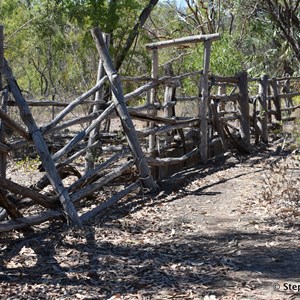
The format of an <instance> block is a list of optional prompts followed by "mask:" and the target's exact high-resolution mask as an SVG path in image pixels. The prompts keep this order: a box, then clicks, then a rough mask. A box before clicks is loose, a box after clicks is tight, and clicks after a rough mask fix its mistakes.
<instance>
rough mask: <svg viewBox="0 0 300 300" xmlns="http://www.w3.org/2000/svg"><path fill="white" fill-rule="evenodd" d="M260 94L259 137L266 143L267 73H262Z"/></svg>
mask: <svg viewBox="0 0 300 300" xmlns="http://www.w3.org/2000/svg"><path fill="white" fill-rule="evenodd" d="M259 94H260V118H261V121H260V122H261V138H262V141H263V142H264V143H268V105H267V94H268V75H262V76H261V79H260V85H259Z"/></svg>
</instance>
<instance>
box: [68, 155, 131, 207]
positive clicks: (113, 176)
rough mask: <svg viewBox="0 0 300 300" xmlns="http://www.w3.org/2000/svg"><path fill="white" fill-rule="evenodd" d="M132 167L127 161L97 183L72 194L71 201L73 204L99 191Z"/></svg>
mask: <svg viewBox="0 0 300 300" xmlns="http://www.w3.org/2000/svg"><path fill="white" fill-rule="evenodd" d="M133 165H134V161H132V160H131V161H128V162H127V163H125V164H124V165H122V166H120V167H119V168H116V169H114V170H113V171H111V172H109V173H108V174H106V175H103V176H102V177H101V178H100V179H99V180H98V181H96V182H94V183H92V184H90V185H88V186H87V187H85V188H83V189H81V190H79V191H77V192H74V193H72V194H71V195H70V198H71V200H72V201H73V202H74V203H75V202H77V201H79V200H81V199H83V198H85V197H87V196H89V195H91V194H93V193H94V192H96V191H98V190H99V189H101V188H102V187H103V186H104V185H105V184H107V183H109V182H110V181H112V180H114V179H116V178H117V177H119V176H121V175H122V174H123V173H124V172H125V171H126V170H128V169H129V168H131V167H132V166H133Z"/></svg>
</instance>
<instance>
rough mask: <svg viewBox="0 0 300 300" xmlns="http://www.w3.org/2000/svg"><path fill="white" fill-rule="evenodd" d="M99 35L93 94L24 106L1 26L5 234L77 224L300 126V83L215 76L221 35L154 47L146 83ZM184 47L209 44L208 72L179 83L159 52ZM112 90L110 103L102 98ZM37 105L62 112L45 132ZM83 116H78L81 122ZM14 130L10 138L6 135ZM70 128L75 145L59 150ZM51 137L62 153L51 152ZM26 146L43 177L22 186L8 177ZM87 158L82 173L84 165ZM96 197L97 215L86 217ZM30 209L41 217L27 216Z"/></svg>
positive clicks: (1, 222) (0, 199) (0, 225)
mask: <svg viewBox="0 0 300 300" xmlns="http://www.w3.org/2000/svg"><path fill="white" fill-rule="evenodd" d="M92 35H93V38H94V40H95V43H96V47H97V50H98V53H99V57H100V61H99V68H98V76H97V82H96V84H95V85H94V86H93V87H92V88H91V89H90V90H88V91H86V92H84V93H83V94H82V95H80V96H78V97H77V98H76V99H74V100H73V101H68V103H65V102H63V101H49V100H41V101H36V100H32V99H29V100H25V97H24V96H23V95H22V92H21V90H20V89H19V87H18V85H17V82H16V80H15V78H14V76H13V73H12V71H11V69H10V68H9V65H8V63H7V62H6V61H5V59H4V55H3V43H2V40H3V27H2V26H0V90H2V94H1V108H0V120H1V122H0V172H1V176H0V207H2V212H1V214H0V232H4V231H10V230H20V229H23V228H26V227H29V226H32V225H36V224H40V223H43V222H45V221H48V220H53V219H64V220H67V221H68V222H70V223H73V224H76V225H78V226H80V225H81V224H82V223H83V222H87V221H88V220H89V219H90V218H92V217H94V216H96V215H97V214H99V213H101V212H103V211H104V210H105V209H107V208H109V207H110V206H111V205H113V204H115V203H117V201H119V200H120V199H121V198H123V197H125V196H128V195H129V194H130V193H133V192H137V191H143V192H156V191H157V190H158V189H159V183H160V181H161V180H162V179H164V178H166V177H169V176H170V175H171V174H173V173H174V172H176V171H177V170H180V169H182V168H183V167H185V166H188V165H191V164H196V163H202V164H205V163H206V162H207V161H208V160H211V159H213V158H214V157H220V156H223V155H224V153H226V152H228V151H229V150H230V151H239V152H242V153H249V152H251V151H252V148H253V147H254V146H255V144H258V143H268V141H269V128H270V127H271V126H277V127H280V126H282V124H283V122H285V121H288V120H293V119H294V118H295V115H293V112H294V111H296V110H297V109H299V105H298V106H297V105H295V104H294V101H293V99H295V97H297V96H300V77H282V78H269V77H268V76H267V75H264V76H262V77H260V78H249V76H248V74H247V73H246V72H241V73H239V74H237V75H236V76H232V77H223V76H215V75H211V74H210V72H209V60H210V51H211V50H210V49H211V43H212V42H213V41H214V40H217V39H219V38H220V37H219V35H218V34H213V35H205V36H193V37H186V38H181V39H175V40H169V41H163V42H158V43H151V44H148V45H147V46H146V48H147V49H148V50H149V51H151V54H152V71H151V76H140V77H124V76H120V75H119V74H117V72H116V71H115V69H114V67H113V64H112V61H111V58H110V56H109V54H108V51H107V46H106V44H107V43H108V42H109V38H108V37H107V35H105V34H102V33H101V31H100V30H99V28H95V29H93V30H92ZM187 43H203V44H204V57H203V70H197V71H193V72H191V73H186V74H179V75H178V74H174V71H173V67H172V64H171V63H167V64H165V65H164V70H161V68H160V66H159V49H161V48H165V47H172V46H178V45H181V44H187ZM1 47H2V48H1ZM191 78H192V79H193V82H196V84H195V85H194V89H193V90H194V94H191V95H187V94H186V93H183V92H182V91H183V88H182V87H183V86H184V81H185V80H186V79H191ZM3 81H6V85H5V86H6V88H3V86H4V85H3V84H2V82H3ZM107 83H108V84H109V85H110V89H111V95H110V97H109V98H108V99H107V98H105V99H104V96H103V95H104V92H103V91H104V84H107ZM123 86H124V87H126V88H127V90H126V93H124V91H123V89H124V87H123ZM128 86H129V87H130V88H128ZM81 105H86V106H88V107H89V108H90V109H89V112H86V113H84V111H83V110H80V109H79V107H80V106H81ZM39 107H40V108H41V109H44V108H45V107H55V108H56V110H57V113H56V114H54V115H53V118H52V119H51V120H50V121H49V122H46V121H45V120H43V122H41V123H40V124H38V121H37V119H38V118H36V117H35V116H34V114H33V110H34V109H39ZM12 110H14V112H15V113H16V111H17V112H18V114H19V115H20V116H21V119H22V120H16V118H15V117H14V116H15V115H16V114H14V115H13V114H11V111H12ZM76 110H79V111H80V113H79V114H77V116H76V117H74V114H75V113H74V112H75V111H76ZM7 129H9V130H11V131H12V132H13V133H14V135H13V138H11V137H10V138H8V137H7V136H6V131H7ZM65 130H68V135H69V137H68V138H67V139H63V140H62V141H60V142H59V143H58V137H59V136H63V134H62V132H63V131H65ZM53 137H54V144H55V147H50V146H51V143H53ZM29 146H30V147H31V149H33V150H32V151H33V152H35V154H36V155H37V156H38V157H39V158H40V161H41V166H40V171H41V175H43V176H40V178H37V180H36V182H35V183H34V184H33V185H32V186H25V185H24V186H23V185H21V184H19V183H18V182H14V181H13V180H11V179H8V178H7V176H6V175H7V156H8V154H9V153H14V152H16V151H20V149H24V150H26V148H27V147H29ZM49 148H50V149H49ZM82 160H84V167H81V166H80V164H79V163H78V161H82ZM116 184H117V185H119V186H121V188H120V189H116V191H115V192H114V193H113V194H112V195H110V196H108V197H107V198H108V199H105V200H101V201H99V200H98V199H97V198H98V197H96V196H93V195H94V194H95V193H99V192H101V191H102V190H103V189H104V188H105V187H106V186H114V185H116ZM91 196H93V197H91ZM87 199H88V201H87ZM91 199H93V200H92V202H93V208H91V209H89V210H88V211H86V209H85V210H84V212H82V213H81V210H80V207H82V206H85V203H88V202H89V201H91ZM89 203H90V202H89ZM24 206H25V207H26V208H27V209H28V207H32V208H39V209H38V211H40V212H39V213H36V214H35V215H30V216H26V215H24V212H23V209H22V208H23V207H24ZM5 216H7V217H8V219H7V220H5V218H4V217H5Z"/></svg>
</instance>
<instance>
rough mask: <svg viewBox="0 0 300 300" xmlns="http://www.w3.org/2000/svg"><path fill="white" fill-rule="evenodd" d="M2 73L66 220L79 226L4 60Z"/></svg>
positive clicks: (46, 149) (45, 148)
mask: <svg viewBox="0 0 300 300" xmlns="http://www.w3.org/2000/svg"><path fill="white" fill-rule="evenodd" d="M4 75H5V77H6V80H7V82H8V84H9V86H10V90H11V92H12V94H13V96H14V98H15V100H16V103H17V105H18V107H19V109H20V114H21V118H22V119H23V122H24V123H25V125H26V126H27V128H28V130H29V133H30V135H31V137H32V140H33V141H34V144H35V146H36V150H37V152H38V154H39V156H40V158H41V161H42V165H43V167H44V169H45V171H46V173H47V175H48V177H49V180H50V182H51V184H52V186H53V188H54V190H55V192H56V193H57V195H58V197H59V200H60V202H61V204H62V206H63V209H64V212H65V215H66V218H67V221H70V222H72V223H73V224H75V225H78V226H80V225H81V221H80V219H79V217H78V215H77V211H76V209H75V207H74V205H73V203H72V202H71V200H70V197H69V195H68V193H67V191H66V189H65V187H64V185H63V183H62V181H61V179H60V177H59V175H58V172H57V170H56V168H55V165H54V162H53V160H52V159H51V155H50V153H49V150H48V147H47V145H46V143H45V141H44V139H43V136H42V134H41V132H40V130H39V129H38V127H37V125H36V123H35V121H34V119H33V117H32V115H31V112H30V109H29V107H28V105H27V103H26V100H25V99H24V97H23V95H22V93H21V91H20V89H19V87H18V85H17V82H16V81H15V78H14V77H13V74H12V72H11V70H10V68H9V66H8V63H7V62H6V61H5V62H4Z"/></svg>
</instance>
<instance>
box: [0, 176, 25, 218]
mask: <svg viewBox="0 0 300 300" xmlns="http://www.w3.org/2000/svg"><path fill="white" fill-rule="evenodd" d="M0 179H1V177H0ZM0 207H3V208H4V209H5V210H6V212H7V213H8V215H9V216H10V217H11V218H13V219H16V218H22V217H23V216H22V214H21V212H20V211H19V210H18V208H17V207H16V206H15V205H14V204H13V203H12V202H11V201H9V200H8V199H7V197H6V193H5V191H3V190H2V189H1V190H0Z"/></svg>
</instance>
